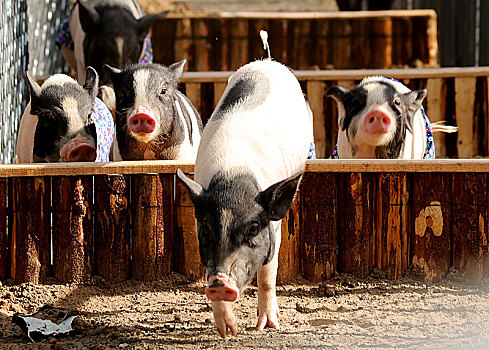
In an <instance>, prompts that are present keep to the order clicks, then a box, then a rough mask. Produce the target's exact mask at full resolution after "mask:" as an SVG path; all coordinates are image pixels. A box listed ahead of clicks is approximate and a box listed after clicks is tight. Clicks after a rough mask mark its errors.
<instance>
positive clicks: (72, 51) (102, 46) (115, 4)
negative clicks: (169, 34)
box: [57, 0, 169, 84]
mask: <svg viewBox="0 0 489 350" xmlns="http://www.w3.org/2000/svg"><path fill="white" fill-rule="evenodd" d="M168 12H169V11H165V12H161V13H158V14H149V15H146V16H143V13H142V11H141V8H140V7H139V5H138V4H137V2H136V1H135V0H79V1H77V2H76V3H75V4H74V6H73V8H72V10H71V13H70V14H69V16H68V18H67V19H66V21H65V22H63V24H62V26H61V31H60V33H59V35H58V41H57V42H58V45H59V46H60V47H61V50H62V53H63V55H64V57H65V59H66V61H67V62H68V65H69V66H70V68H71V69H72V71H73V72H74V74H75V76H76V77H77V79H78V81H84V79H85V77H84V75H85V67H86V66H91V67H93V68H95V70H96V71H97V72H98V73H99V75H100V77H101V79H100V80H101V81H102V82H103V83H106V84H107V83H110V80H108V78H109V77H108V76H105V75H104V74H105V73H104V72H103V71H102V67H103V65H104V64H109V65H111V66H114V67H118V68H124V67H126V66H128V65H130V64H134V63H152V62H153V55H152V48H151V39H150V36H149V30H150V29H151V26H152V25H153V23H154V22H155V21H156V20H157V19H158V18H162V17H164V16H166V15H167V14H168Z"/></svg>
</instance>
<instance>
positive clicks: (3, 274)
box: [0, 178, 9, 281]
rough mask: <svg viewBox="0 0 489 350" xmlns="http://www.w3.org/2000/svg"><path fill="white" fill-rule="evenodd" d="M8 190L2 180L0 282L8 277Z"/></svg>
mask: <svg viewBox="0 0 489 350" xmlns="http://www.w3.org/2000/svg"><path fill="white" fill-rule="evenodd" d="M7 188H8V180H7V179H6V178H0V281H5V280H6V279H7V277H8V268H9V266H8V265H9V264H8V259H7V250H8V248H7V247H8V240H7V233H8V232H7V218H8V217H7Z"/></svg>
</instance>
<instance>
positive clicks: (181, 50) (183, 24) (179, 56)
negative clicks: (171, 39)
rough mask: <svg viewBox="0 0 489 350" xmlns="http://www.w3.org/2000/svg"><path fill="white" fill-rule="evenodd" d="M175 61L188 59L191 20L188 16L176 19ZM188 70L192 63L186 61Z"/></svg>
mask: <svg viewBox="0 0 489 350" xmlns="http://www.w3.org/2000/svg"><path fill="white" fill-rule="evenodd" d="M175 32H176V34H175V46H174V48H173V49H174V51H175V55H174V57H175V61H180V60H183V59H184V58H186V59H187V60H188V61H190V47H191V37H192V22H191V20H190V18H182V19H180V20H177V24H176V30H175ZM187 69H188V70H195V69H193V63H192V62H191V61H190V62H188V63H187Z"/></svg>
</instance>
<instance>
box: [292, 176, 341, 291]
mask: <svg viewBox="0 0 489 350" xmlns="http://www.w3.org/2000/svg"><path fill="white" fill-rule="evenodd" d="M337 188H338V186H337V183H336V175H335V174H333V173H306V174H304V179H303V180H302V185H301V199H302V200H301V203H302V209H301V216H302V238H301V251H300V255H301V261H302V263H301V274H302V276H303V277H304V278H305V279H307V280H308V281H311V282H319V281H322V280H326V279H330V278H331V277H332V276H333V274H334V273H335V271H336V265H337V254H336V249H337V247H336V246H337V232H338V226H337V218H338V216H337V215H338V213H337V211H336V208H337Z"/></svg>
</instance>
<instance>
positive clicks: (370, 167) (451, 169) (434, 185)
mask: <svg viewBox="0 0 489 350" xmlns="http://www.w3.org/2000/svg"><path fill="white" fill-rule="evenodd" d="M177 168H181V169H182V170H183V171H184V172H186V173H191V172H192V171H193V165H192V164H179V163H176V162H173V161H135V162H119V163H107V164H83V163H78V164H50V165H4V166H0V280H5V279H7V278H12V279H13V280H14V281H15V282H16V283H21V282H33V283H42V282H43V281H45V279H46V277H48V276H54V277H55V278H56V279H57V280H59V281H61V282H71V281H83V280H85V279H87V278H89V277H90V276H91V275H93V274H97V275H100V276H102V277H104V278H105V279H107V280H109V281H123V280H127V279H130V278H135V279H140V280H154V279H158V278H160V277H162V276H164V275H166V274H168V273H169V272H170V271H178V272H181V273H183V274H184V275H185V276H187V277H188V278H189V279H198V278H201V277H202V276H203V273H204V269H203V266H202V265H201V263H200V258H199V253H198V242H197V237H196V225H195V218H194V209H193V205H192V202H191V201H190V200H189V197H188V195H187V192H186V190H185V189H184V188H183V187H182V185H181V184H180V182H178V181H176V180H175V175H174V174H175V172H176V169H177ZM488 181H489V161H487V160H461V161H453V160H435V161H429V160H427V161H389V160H377V161H339V160H322V161H321V160H317V161H308V163H307V167H306V174H305V176H304V179H303V182H302V184H301V187H300V190H299V192H298V195H297V197H296V200H295V201H294V203H293V205H292V208H291V210H290V212H289V214H288V216H287V217H286V218H285V219H284V221H283V225H282V247H281V251H280V255H279V260H280V262H279V277H278V280H279V283H283V282H286V281H289V280H290V279H292V278H294V277H295V276H296V275H297V274H299V273H300V274H302V276H303V277H304V278H306V279H307V280H310V281H315V282H317V281H321V280H326V279H329V278H330V277H331V276H332V275H333V273H334V272H335V271H338V272H346V273H351V274H353V275H355V276H357V277H365V276H367V275H368V274H369V273H370V272H371V271H372V270H373V269H374V268H378V269H381V270H383V271H384V272H385V273H386V276H387V277H388V278H391V279H396V278H400V277H402V276H405V275H406V274H407V273H408V271H410V269H414V270H415V271H417V272H419V273H420V275H422V276H424V278H425V279H426V280H429V281H439V280H441V279H442V278H443V277H444V276H445V275H446V273H447V272H448V269H449V267H450V266H455V267H456V268H458V269H459V271H460V273H461V276H463V277H464V279H465V280H466V281H467V282H468V283H478V282H480V281H481V279H482V278H483V276H484V274H486V273H487V271H488V268H489V259H488V257H489V253H488V243H487V232H488V223H489V208H488V207H489V204H488V203H489V198H488V186H489V182H488ZM51 247H52V248H51Z"/></svg>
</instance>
